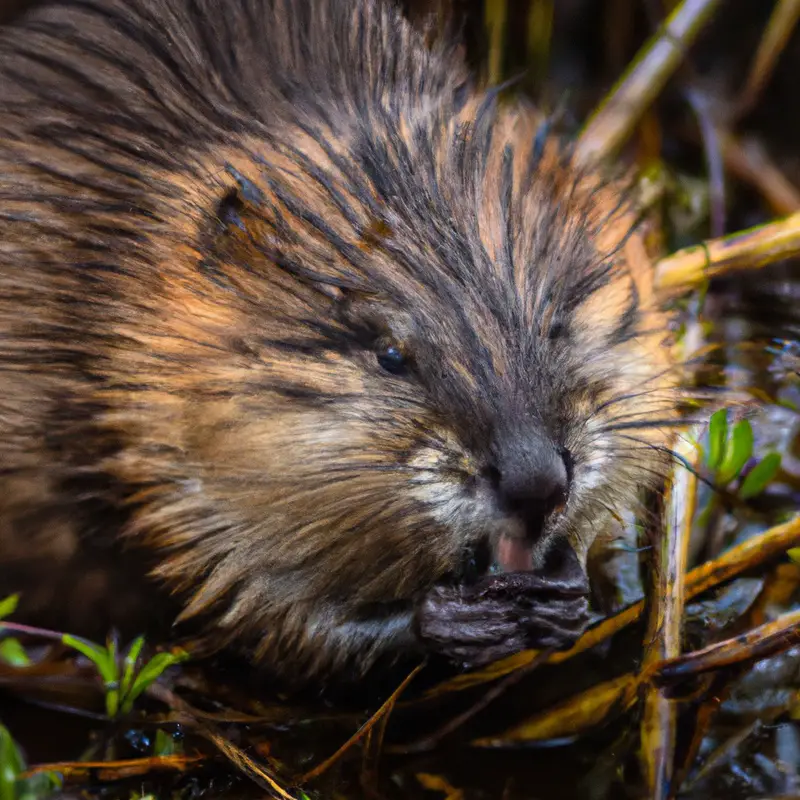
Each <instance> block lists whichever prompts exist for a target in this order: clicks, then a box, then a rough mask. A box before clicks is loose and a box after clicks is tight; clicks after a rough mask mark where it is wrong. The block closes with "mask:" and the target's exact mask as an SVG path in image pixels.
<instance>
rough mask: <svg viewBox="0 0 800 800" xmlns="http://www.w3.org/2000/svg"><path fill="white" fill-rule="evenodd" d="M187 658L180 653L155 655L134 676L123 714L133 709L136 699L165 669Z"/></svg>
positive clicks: (187, 655) (184, 654) (185, 654)
mask: <svg viewBox="0 0 800 800" xmlns="http://www.w3.org/2000/svg"><path fill="white" fill-rule="evenodd" d="M187 658H189V654H188V653H184V652H182V651H178V652H176V653H157V654H156V655H154V656H153V657H152V658H151V659H150V661H148V662H147V664H145V665H144V667H142V670H141V672H139V674H138V675H137V676H136V680H135V681H134V682H133V686H132V687H131V690H130V691H129V692H128V695H127V697H125V700H124V702H123V705H122V711H123V713H125V714H127V713H128V712H129V711H130V710H131V709H132V708H133V703H134V702H135V700H136V698H137V697H139V695H140V694H141V693H142V692H143V691H144V690H145V689H147V687H148V686H150V684H151V683H153V682H154V681H156V680H157V679H158V677H159V676H160V675H161V673H162V672H164V670H165V669H167V668H168V667H171V666H172V665H173V664H179V663H180V662H182V661H186V659H187Z"/></svg>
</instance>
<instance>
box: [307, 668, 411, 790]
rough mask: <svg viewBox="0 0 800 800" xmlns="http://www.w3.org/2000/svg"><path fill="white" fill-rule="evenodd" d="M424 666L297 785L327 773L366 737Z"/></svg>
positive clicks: (404, 681)
mask: <svg viewBox="0 0 800 800" xmlns="http://www.w3.org/2000/svg"><path fill="white" fill-rule="evenodd" d="M424 666H425V663H424V662H423V663H422V664H419V665H418V666H416V667H415V668H414V669H413V670H412V671H411V672H410V673H409V674H408V675H407V676H406V678H405V679H404V680H403V682H402V683H401V684H400V685H399V686H398V687H397V688H396V689H395V690H394V692H392V694H391V696H390V697H389V698H388V700H386V702H385V703H384V704H383V705H382V706H381V707H380V708H379V709H378V710H377V711H376V712H375V713H374V714H373V715H372V716H371V717H370V718H369V719H368V720H367V721H366V722H365V723H364V724H363V725H362V726H361V727H360V728H359V729H358V730H357V731H356V732H355V733H354V734H353V735H352V736H351V737H350V738H349V739H348V740H347V741H346V742H345V743H344V744H343V745H342V746H341V747H340V748H339V749H338V750H337V751H336V752H335V753H334V754H333V755H332V756H330V757H329V758H326V759H325V761H323V762H322V763H321V764H318V765H317V766H316V767H314V769H312V770H310V771H309V772H306V773H305V774H304V775H302V776H301V777H300V778H299V779H298V780H297V783H298V784H300V785H302V784H304V783H308V781H311V780H313V779H314V778H318V777H319V776H320V775H322V774H323V773H324V772H327V771H328V770H329V769H330V768H331V767H332V766H333V765H334V764H335V763H336V762H337V761H338V760H339V759H340V758H341V757H342V756H343V755H344V754H345V753H346V752H347V751H348V750H349V749H350V748H351V747H352V746H353V745H354V744H356V743H357V742H358V741H359V740H360V739H362V738H363V737H364V736H366V735H367V734H368V733H369V732H370V731H371V730H372V728H373V727H374V726H375V725H376V724H377V723H378V722H380V720H381V719H383V717H384V716H386V715H387V714H390V713H391V712H392V709H393V708H394V707H395V704H396V703H397V698H398V697H400V695H401V694H402V693H403V692H404V691H405V689H406V687H407V686H408V684H409V683H411V681H413V680H414V678H416V676H417V675H418V674H419V672H420V670H421V669H422V668H423V667H424Z"/></svg>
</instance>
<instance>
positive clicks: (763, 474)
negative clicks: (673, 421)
mask: <svg viewBox="0 0 800 800" xmlns="http://www.w3.org/2000/svg"><path fill="white" fill-rule="evenodd" d="M752 456H753V429H752V427H751V425H750V422H749V420H746V419H740V420H738V421H737V422H735V423H734V424H733V425H729V424H728V410H727V409H725V408H721V409H719V411H716V412H714V414H713V415H712V417H711V420H710V421H709V424H708V441H707V447H706V451H705V462H706V466H707V467H708V469H709V471H710V472H711V473H712V475H713V477H714V480H715V482H716V483H717V485H718V486H720V487H723V486H728V485H729V484H731V483H733V482H734V481H735V480H737V479H740V478H741V480H740V483H739V487H738V489H737V490H736V494H737V495H738V496H739V497H740V498H741V499H742V500H749V499H750V498H751V497H755V496H756V495H758V494H760V493H761V492H763V491H764V489H765V488H766V486H767V485H768V484H769V483H770V481H772V480H773V479H774V477H775V476H776V475H777V473H778V470H779V469H780V466H781V454H780V453H778V452H771V453H767V454H766V455H765V456H764V457H763V458H762V459H761V460H760V461H759V462H757V463H756V464H755V466H753V468H752V469H750V470H748V472H747V473H746V474H745V475H744V476H742V470H744V468H745V466H746V465H747V463H748V462H749V461H750V460H751V458H752Z"/></svg>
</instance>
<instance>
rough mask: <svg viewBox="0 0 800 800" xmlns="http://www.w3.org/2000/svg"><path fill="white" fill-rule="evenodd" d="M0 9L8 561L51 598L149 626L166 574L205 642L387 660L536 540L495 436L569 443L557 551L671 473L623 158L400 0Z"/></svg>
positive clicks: (0, 514)
mask: <svg viewBox="0 0 800 800" xmlns="http://www.w3.org/2000/svg"><path fill="white" fill-rule="evenodd" d="M0 36H2V42H0V374H1V375H2V395H0V465H1V466H0V556H1V557H2V562H3V566H2V568H0V581H3V582H4V583H7V587H6V586H4V587H2V588H3V589H5V588H18V587H21V588H23V590H24V596H23V599H24V605H23V608H24V609H25V610H26V612H27V614H28V615H29V616H30V617H31V618H33V619H39V620H47V621H48V622H50V623H51V624H59V625H63V626H65V627H69V628H72V629H73V630H75V629H77V630H79V631H88V630H91V629H92V628H100V627H102V626H103V625H106V624H109V623H115V624H123V623H124V622H126V621H129V622H131V624H137V625H138V624H141V622H142V620H147V621H148V622H150V623H152V622H153V617H154V615H155V613H156V612H155V611H154V610H153V600H152V590H151V589H148V588H147V584H146V583H142V582H141V581H142V579H143V576H144V575H145V573H147V572H150V574H151V576H152V578H153V579H154V580H155V581H156V582H157V584H158V585H160V586H163V587H165V588H166V589H168V590H169V592H170V593H171V595H172V597H173V599H174V601H175V603H176V610H178V611H180V618H181V619H182V620H189V621H191V620H192V619H196V620H198V621H201V622H202V629H203V630H205V631H206V632H208V634H209V636H208V641H209V642H212V643H213V645H214V646H215V647H220V646H225V645H228V644H234V645H235V646H237V647H239V648H244V649H245V650H246V651H249V652H251V654H252V655H253V657H257V658H261V659H264V660H266V661H267V662H268V663H270V664H271V665H272V667H273V668H275V669H277V670H279V671H283V672H286V673H289V674H292V675H307V676H310V675H315V674H317V673H319V672H320V671H323V670H330V669H333V668H340V667H343V666H345V665H346V664H349V663H351V662H355V663H357V664H358V665H359V666H360V667H365V666H368V665H369V664H371V663H372V662H373V661H374V660H375V659H376V658H377V657H379V656H380V655H382V654H383V653H386V652H389V653H391V652H395V651H401V650H403V649H404V648H408V647H409V646H411V645H412V643H413V625H412V624H411V623H410V621H409V620H410V619H411V618H412V617H413V608H414V606H415V603H416V602H417V601H418V599H419V598H420V597H423V596H424V595H425V594H426V592H428V591H429V590H431V588H432V587H434V586H435V585H436V584H437V583H439V582H441V581H442V580H445V579H447V578H451V577H452V576H453V575H455V576H458V575H459V574H460V570H461V568H462V567H461V565H462V562H463V560H464V558H465V556H466V555H468V554H469V552H470V551H471V549H472V548H474V547H475V546H477V545H478V544H479V543H480V542H481V541H484V540H486V541H488V542H490V543H491V544H496V542H497V539H498V537H499V536H500V535H501V534H503V533H504V532H505V533H509V532H510V535H517V533H516V531H515V529H514V525H515V524H516V523H515V522H514V521H513V520H509V519H508V518H507V516H506V515H504V514H502V513H500V512H499V511H498V510H497V508H496V507H495V506H494V505H493V502H492V499H491V497H490V495H489V493H488V492H487V490H486V488H485V487H484V486H483V485H482V484H481V483H480V477H479V476H480V472H481V468H482V465H483V464H484V463H485V462H486V459H487V458H491V453H492V452H493V451H492V448H493V447H494V444H493V442H495V440H496V438H497V436H498V435H499V433H498V432H506V433H507V434H508V435H512V436H513V435H515V431H517V430H518V429H520V430H521V428H520V426H522V427H523V428H524V427H525V426H526V425H527V426H534V427H536V428H537V429H541V430H542V431H544V432H545V433H546V435H547V436H549V437H551V438H552V439H553V441H556V442H558V443H559V445H561V446H563V447H566V448H568V449H569V451H570V452H571V453H572V457H573V459H574V481H573V487H572V489H571V492H570V497H569V503H568V505H567V509H566V512H565V513H564V515H563V516H562V517H559V518H558V519H557V520H556V521H554V522H553V523H552V524H551V525H550V526H549V527H548V528H547V529H546V530H545V531H543V534H542V537H541V542H540V544H539V545H537V547H538V548H539V550H540V551H541V557H542V558H543V557H544V555H543V554H544V552H545V550H546V547H547V544H548V542H551V541H553V540H554V539H555V538H557V537H559V536H566V537H567V538H568V539H569V541H570V542H571V544H572V546H573V547H574V548H575V550H576V552H578V554H579V556H580V558H581V560H583V561H585V558H586V552H587V550H588V548H589V547H590V546H591V544H592V542H593V540H594V539H595V537H596V535H597V534H598V533H601V532H602V531H604V530H606V529H607V528H608V525H609V523H610V521H611V520H612V519H613V515H614V514H619V513H622V512H623V511H624V510H625V509H627V508H630V507H632V506H635V504H636V502H637V497H638V493H639V491H640V490H641V489H642V488H643V487H645V486H650V485H654V483H655V481H656V479H657V477H658V476H659V475H660V474H662V473H663V468H664V465H665V464H666V461H667V460H666V458H665V455H664V449H665V448H668V446H669V441H670V432H669V431H670V429H671V420H672V419H673V418H674V399H673V391H672V387H673V385H674V375H673V374H672V370H671V364H670V361H669V357H668V350H667V349H666V347H665V341H664V340H665V331H666V320H665V318H664V316H663V315H662V314H661V313H660V312H659V311H658V310H657V309H656V308H655V307H654V304H653V296H652V282H651V281H652V275H651V264H650V261H649V258H648V255H647V253H646V252H645V249H644V244H643V241H642V238H641V237H640V235H639V234H638V233H635V232H634V233H631V229H632V225H633V222H634V218H633V215H632V212H631V210H630V209H629V207H628V205H627V203H626V202H625V198H624V188H621V187H620V186H617V185H616V184H614V183H611V182H604V181H601V180H600V179H598V178H596V177H593V176H591V175H588V174H582V173H580V172H579V171H577V170H576V169H575V168H574V166H573V165H572V163H571V160H570V155H569V152H568V150H564V149H562V148H561V146H560V145H557V144H556V143H555V142H554V141H552V140H549V142H548V144H547V146H546V147H545V148H544V149H543V151H542V152H540V150H542V148H541V147H540V143H539V142H537V139H536V132H537V128H538V124H539V120H538V117H537V116H536V114H535V113H534V112H532V111H530V110H527V109H524V108H501V107H499V106H498V104H497V103H496V102H495V100H494V99H493V98H492V96H491V95H486V94H484V93H482V92H481V91H480V90H478V89H477V88H474V87H472V86H471V85H470V84H469V83H468V81H467V77H466V75H465V74H464V72H463V69H462V67H461V64H460V62H459V60H458V58H457V56H456V54H455V51H451V50H449V49H447V48H446V47H444V46H438V45H437V46H436V47H434V48H433V49H429V48H428V47H427V46H426V45H425V43H424V41H423V39H422V37H421V36H419V35H417V34H415V33H414V32H413V31H412V30H411V28H410V27H409V26H407V24H406V23H405V22H404V21H403V20H402V19H401V18H400V17H399V15H398V14H397V13H396V12H395V11H394V10H393V9H391V8H390V7H388V6H384V4H382V3H379V2H372V1H371V0H351V1H350V2H344V0H319V1H318V2H309V0H295V2H289V0H285V2H284V0H224V2H223V0H216V2H215V0H126V1H125V2H123V0H82V1H81V2H77V1H76V2H63V3H58V2H54V3H45V5H44V7H43V8H40V9H37V10H36V11H35V12H32V13H31V14H30V15H29V16H28V17H26V18H24V19H23V20H22V21H21V22H19V23H18V25H17V26H16V27H14V28H12V29H10V30H8V31H7V32H4V33H2V34H0ZM562 328H563V330H562ZM388 342H392V343H394V344H395V345H396V346H397V348H399V349H400V350H402V351H403V352H404V353H406V354H407V357H408V359H409V364H410V372H409V373H408V374H407V375H405V376H394V375H390V374H386V373H385V372H383V371H382V370H381V368H380V366H379V365H378V364H377V363H376V352H378V353H379V352H380V351H381V348H384V347H385V346H386V344H387V343H388ZM476 487H477V488H476ZM163 613H164V614H165V615H166V616H165V618H166V619H167V620H170V619H172V617H171V616H170V615H171V613H172V612H171V611H170V609H169V608H168V607H167V609H166V610H165V611H164V612H163ZM89 622H91V623H93V625H90V624H89Z"/></svg>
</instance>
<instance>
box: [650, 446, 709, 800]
mask: <svg viewBox="0 0 800 800" xmlns="http://www.w3.org/2000/svg"><path fill="white" fill-rule="evenodd" d="M697 433H699V431H698V432H697ZM691 442H692V438H691V437H687V438H684V439H681V440H680V442H679V443H678V445H677V449H678V450H679V451H681V452H680V455H681V456H683V458H685V459H686V460H687V461H688V462H689V463H691V464H692V465H693V466H695V467H696V466H697V461H698V456H699V453H698V450H697V448H696V447H695V446H693V445H692V444H691ZM695 473H696V470H688V469H683V468H680V467H677V466H676V467H675V468H674V470H673V475H672V479H671V481H670V483H669V484H668V486H667V492H666V496H665V505H666V508H665V515H664V516H665V523H666V524H665V526H664V528H665V530H664V534H663V536H662V539H661V542H660V547H659V548H657V549H656V550H655V551H654V552H655V553H657V558H656V563H655V565H654V567H655V568H654V572H655V575H654V576H653V580H651V581H650V592H651V596H650V601H649V604H650V618H649V620H648V625H647V639H646V643H645V654H644V659H643V663H642V672H643V673H644V674H645V675H646V674H648V673H650V671H651V670H652V668H653V665H654V664H657V663H659V662H663V660H664V659H670V658H677V657H678V656H679V655H680V652H681V634H682V630H683V618H684V605H685V590H684V578H685V575H686V563H687V554H688V551H689V538H690V534H691V529H692V521H693V519H694V512H695V505H696V494H697V478H696V477H695ZM642 702H643V713H642V723H641V732H642V739H641V749H640V762H641V765H642V772H643V774H644V778H645V785H646V787H647V796H648V797H652V798H653V800H665V799H666V798H667V797H670V796H671V793H672V792H671V787H672V779H673V775H674V768H675V763H674V761H675V740H676V737H677V712H676V708H675V705H674V703H673V702H672V701H671V700H670V699H669V698H668V697H667V696H666V695H665V693H664V692H663V691H662V689H661V688H660V687H659V686H657V685H656V684H654V683H652V682H649V681H648V682H645V683H644V684H643V698H642Z"/></svg>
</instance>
